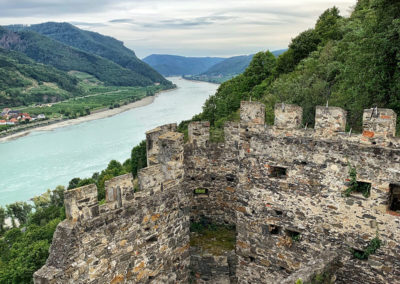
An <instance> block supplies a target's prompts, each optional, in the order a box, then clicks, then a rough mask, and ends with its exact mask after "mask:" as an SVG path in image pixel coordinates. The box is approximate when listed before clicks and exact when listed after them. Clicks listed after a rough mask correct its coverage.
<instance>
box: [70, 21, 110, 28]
mask: <svg viewBox="0 0 400 284" xmlns="http://www.w3.org/2000/svg"><path fill="white" fill-rule="evenodd" d="M69 23H70V24H72V25H75V26H81V27H82V26H85V27H106V26H108V25H107V24H105V23H88V22H76V21H70V22H69Z"/></svg>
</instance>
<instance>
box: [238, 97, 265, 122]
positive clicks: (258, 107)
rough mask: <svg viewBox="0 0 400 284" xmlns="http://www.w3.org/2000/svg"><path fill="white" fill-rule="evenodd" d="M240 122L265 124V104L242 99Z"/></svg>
mask: <svg viewBox="0 0 400 284" xmlns="http://www.w3.org/2000/svg"><path fill="white" fill-rule="evenodd" d="M240 122H241V123H249V124H261V125H263V124H264V122H265V105H264V104H263V103H259V102H247V101H242V102H241V103H240Z"/></svg>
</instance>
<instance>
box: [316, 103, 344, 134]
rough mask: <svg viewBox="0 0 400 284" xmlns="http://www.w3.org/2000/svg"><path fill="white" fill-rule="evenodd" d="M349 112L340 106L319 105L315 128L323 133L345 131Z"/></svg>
mask: <svg viewBox="0 0 400 284" xmlns="http://www.w3.org/2000/svg"><path fill="white" fill-rule="evenodd" d="M346 116H347V112H346V111H345V110H343V109H342V108H340V107H324V106H317V107H316V110H315V127H314V129H315V130H317V131H319V132H321V133H333V132H344V131H345V129H346Z"/></svg>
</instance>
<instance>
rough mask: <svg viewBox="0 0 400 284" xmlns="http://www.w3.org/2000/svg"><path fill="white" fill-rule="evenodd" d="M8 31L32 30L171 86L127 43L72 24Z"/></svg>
mask: <svg viewBox="0 0 400 284" xmlns="http://www.w3.org/2000/svg"><path fill="white" fill-rule="evenodd" d="M6 28H8V29H10V30H13V31H21V30H28V31H34V32H37V33H39V34H42V35H45V36H47V37H50V38H52V39H55V40H57V41H59V42H62V43H64V44H66V45H68V46H72V47H75V48H77V49H80V50H83V51H86V52H88V53H91V54H96V55H98V56H101V57H104V58H107V59H109V60H111V61H113V62H114V63H116V64H119V65H121V66H122V67H124V68H127V69H130V70H132V71H134V72H135V73H138V74H140V75H141V76H143V77H146V78H147V79H150V80H151V81H152V82H153V83H156V82H157V83H161V84H166V85H170V84H171V83H170V82H169V81H168V80H166V79H165V78H164V77H163V76H162V75H161V74H159V73H158V72H157V71H155V70H154V69H153V68H151V67H150V66H149V65H147V64H146V63H145V62H143V61H141V60H140V59H138V58H137V57H136V55H135V53H134V52H133V51H132V50H130V49H129V48H126V47H125V46H124V44H123V42H121V41H119V40H116V39H115V38H112V37H109V36H104V35H102V34H99V33H95V32H91V31H85V30H81V29H79V28H77V27H75V26H73V25H71V24H69V23H54V22H48V23H42V24H37V25H30V26H23V25H13V26H8V27H6Z"/></svg>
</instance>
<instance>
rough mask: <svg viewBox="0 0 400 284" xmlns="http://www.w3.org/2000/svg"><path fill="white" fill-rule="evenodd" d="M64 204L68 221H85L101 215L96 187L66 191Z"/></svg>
mask: <svg viewBox="0 0 400 284" xmlns="http://www.w3.org/2000/svg"><path fill="white" fill-rule="evenodd" d="M64 204H65V214H66V217H67V219H68V220H71V221H85V220H87V219H90V218H93V217H96V216H97V215H98V214H99V206H98V201H97V187H96V185H94V184H90V185H86V186H83V187H79V188H75V189H72V190H68V191H66V192H65V194H64Z"/></svg>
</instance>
